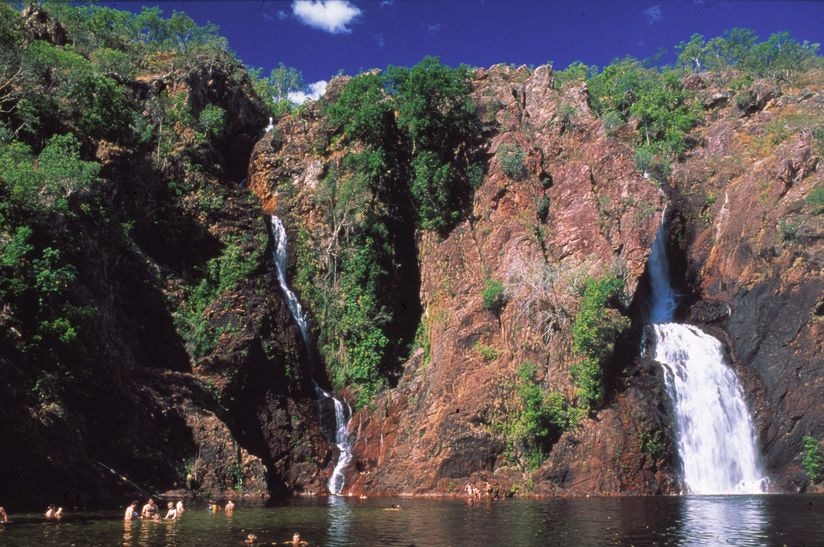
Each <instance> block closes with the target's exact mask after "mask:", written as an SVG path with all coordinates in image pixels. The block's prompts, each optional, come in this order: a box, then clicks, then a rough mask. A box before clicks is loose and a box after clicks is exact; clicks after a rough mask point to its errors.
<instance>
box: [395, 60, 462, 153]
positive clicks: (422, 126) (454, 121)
mask: <svg viewBox="0 0 824 547" xmlns="http://www.w3.org/2000/svg"><path fill="white" fill-rule="evenodd" d="M386 88H387V89H388V90H389V92H390V94H391V95H392V96H393V97H394V98H395V102H396V105H397V110H398V126H399V127H400V128H402V129H404V130H405V132H406V133H407V134H408V135H409V138H410V139H411V141H412V145H413V151H416V150H417V149H419V148H423V149H426V150H430V151H439V152H443V151H450V150H452V147H453V146H454V145H455V144H457V143H460V142H462V141H465V140H466V138H467V136H468V135H470V134H471V133H472V131H473V130H474V124H475V106H474V104H473V103H472V100H471V98H470V91H471V85H470V70H469V68H468V67H465V66H461V67H459V68H457V69H453V68H450V67H448V66H446V65H443V64H441V62H440V60H439V59H438V58H437V57H424V58H423V60H421V62H420V63H418V64H417V65H415V66H413V67H412V68H404V67H396V66H390V67H389V68H388V69H387V70H386Z"/></svg>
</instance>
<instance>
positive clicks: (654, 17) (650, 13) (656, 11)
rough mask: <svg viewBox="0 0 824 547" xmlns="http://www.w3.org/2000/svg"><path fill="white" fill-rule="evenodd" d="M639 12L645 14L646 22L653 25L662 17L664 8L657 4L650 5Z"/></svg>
mask: <svg viewBox="0 0 824 547" xmlns="http://www.w3.org/2000/svg"><path fill="white" fill-rule="evenodd" d="M641 13H643V14H644V15H646V16H647V23H648V24H650V25H654V24H655V23H658V22H659V21H661V20H662V19H663V18H664V10H662V9H661V6H659V5H658V4H656V5H654V6H650V7H649V8H647V9H645V10H644V11H642V12H641Z"/></svg>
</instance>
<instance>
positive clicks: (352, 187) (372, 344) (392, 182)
mask: <svg viewBox="0 0 824 547" xmlns="http://www.w3.org/2000/svg"><path fill="white" fill-rule="evenodd" d="M469 91H470V73H469V70H468V69H467V68H466V67H460V68H457V69H453V68H449V67H447V66H445V65H443V64H441V63H440V61H439V60H438V59H436V58H432V57H430V58H426V59H424V60H423V61H421V62H420V63H419V64H417V65H415V66H413V67H411V68H404V67H389V68H388V69H387V70H386V72H385V73H367V74H361V75H359V76H355V77H353V78H351V79H350V80H349V81H347V82H346V83H345V85H344V86H343V89H342V90H341V91H340V93H339V95H337V96H336V97H334V98H331V99H327V100H326V102H325V103H324V106H323V107H322V114H323V116H324V119H325V122H324V123H326V124H328V126H329V136H328V139H329V140H330V141H331V142H330V143H329V145H328V146H329V147H330V149H332V150H339V149H341V148H342V152H343V155H342V157H341V159H340V161H337V162H334V163H333V164H332V167H331V168H330V169H329V171H328V172H327V174H326V176H325V178H324V180H323V181H322V183H321V184H322V188H321V189H320V191H319V192H318V193H317V196H316V198H315V199H316V204H317V206H318V207H319V209H320V211H321V214H322V215H324V216H325V217H326V220H327V224H328V226H329V227H330V234H329V235H328V238H327V239H328V243H326V244H320V243H319V242H316V241H310V240H308V239H304V240H303V241H302V244H301V250H300V256H299V258H298V268H297V269H298V271H297V275H296V286H297V287H298V288H299V289H300V292H301V295H302V297H303V298H304V299H305V300H307V302H308V303H309V306H310V309H312V310H314V313H315V320H316V322H317V332H318V348H319V351H320V354H321V357H322V358H323V360H324V362H325V363H326V366H327V368H328V370H329V372H330V375H331V377H332V380H333V382H334V384H335V386H336V387H338V388H342V387H344V386H347V387H349V388H351V389H353V390H354V392H355V393H356V394H357V400H358V403H359V404H360V405H363V404H365V403H366V402H368V401H370V400H371V399H372V397H373V396H374V395H375V393H377V391H378V390H379V389H380V388H381V387H382V386H384V385H385V384H386V383H387V382H389V383H394V382H395V381H396V379H397V374H398V372H399V365H400V363H401V361H402V360H403V359H404V358H405V357H406V356H407V355H408V352H409V346H410V344H411V342H412V340H411V336H412V335H413V334H414V329H410V328H408V326H409V325H415V324H416V323H417V322H418V320H419V317H418V316H416V313H415V312H414V310H415V309H416V308H418V305H417V304H415V305H414V306H413V305H411V302H408V300H407V301H406V302H404V300H403V299H402V298H403V296H404V287H403V286H402V285H403V284H412V286H415V285H416V284H417V283H418V281H416V280H415V279H414V278H406V279H404V275H403V274H401V273H399V267H400V263H401V262H404V261H409V260H413V261H417V258H416V257H413V256H410V255H409V254H408V253H409V252H410V249H411V247H412V245H414V243H413V238H414V232H415V230H416V229H417V228H420V229H424V230H434V231H436V232H440V233H445V232H447V231H448V230H449V229H450V228H451V227H453V226H454V225H455V223H456V222H457V221H458V220H459V219H460V218H461V216H462V215H463V212H464V210H465V208H466V206H467V203H468V200H469V196H470V195H471V187H470V182H469V171H468V169H469V167H470V166H471V165H472V160H473V157H472V145H473V141H474V139H475V138H476V131H475V116H474V107H473V105H472V102H471V100H470V98H469ZM319 150H320V151H321V152H324V153H326V152H327V144H325V143H323V144H322V145H321V148H320V149H319ZM404 247H405V248H404ZM406 267H407V268H409V265H407V266H406ZM412 275H413V276H414V274H412ZM413 298H415V300H417V295H415V296H414V297H413ZM403 324H406V325H407V326H406V327H404V326H403Z"/></svg>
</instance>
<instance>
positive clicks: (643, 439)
mask: <svg viewBox="0 0 824 547" xmlns="http://www.w3.org/2000/svg"><path fill="white" fill-rule="evenodd" d="M638 443H639V445H640V446H639V448H640V449H641V452H643V453H644V454H649V455H650V456H652V457H653V458H657V457H658V456H660V455H661V454H662V453H663V452H664V434H663V433H661V431H660V430H659V429H656V430H654V431H642V432H641V433H639V435H638Z"/></svg>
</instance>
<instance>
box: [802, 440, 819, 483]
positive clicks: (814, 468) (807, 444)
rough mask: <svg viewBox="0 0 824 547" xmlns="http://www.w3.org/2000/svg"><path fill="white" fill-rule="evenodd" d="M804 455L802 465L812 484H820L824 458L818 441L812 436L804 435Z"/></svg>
mask: <svg viewBox="0 0 824 547" xmlns="http://www.w3.org/2000/svg"><path fill="white" fill-rule="evenodd" d="M803 442H804V454H803V455H802V460H801V465H802V466H803V467H804V472H805V473H807V476H808V477H809V478H810V482H813V483H815V482H818V481H819V480H821V478H822V468H823V467H824V456H822V455H821V447H820V445H819V442H818V439H816V438H815V437H813V436H812V435H804V438H803Z"/></svg>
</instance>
